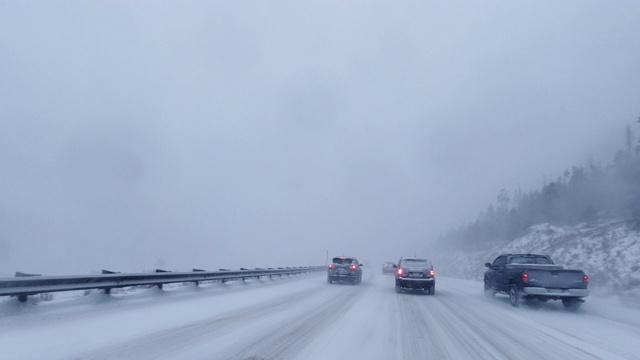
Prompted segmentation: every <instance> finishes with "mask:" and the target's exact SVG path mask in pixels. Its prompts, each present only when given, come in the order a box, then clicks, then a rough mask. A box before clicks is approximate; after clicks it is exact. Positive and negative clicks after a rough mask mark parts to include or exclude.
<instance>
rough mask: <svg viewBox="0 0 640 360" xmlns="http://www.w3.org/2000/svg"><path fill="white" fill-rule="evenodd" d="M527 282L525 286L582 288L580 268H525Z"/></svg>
mask: <svg viewBox="0 0 640 360" xmlns="http://www.w3.org/2000/svg"><path fill="white" fill-rule="evenodd" d="M526 271H527V273H529V283H528V285H527V286H531V287H544V288H551V289H582V288H584V287H585V286H584V283H583V278H582V277H583V275H584V273H583V272H582V270H548V269H545V270H541V269H527V270H526Z"/></svg>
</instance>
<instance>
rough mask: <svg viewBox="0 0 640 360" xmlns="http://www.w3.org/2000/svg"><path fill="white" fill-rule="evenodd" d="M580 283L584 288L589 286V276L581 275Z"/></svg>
mask: <svg viewBox="0 0 640 360" xmlns="http://www.w3.org/2000/svg"><path fill="white" fill-rule="evenodd" d="M582 283H583V284H584V286H585V287H587V286H589V276H588V275H587V274H584V275H582Z"/></svg>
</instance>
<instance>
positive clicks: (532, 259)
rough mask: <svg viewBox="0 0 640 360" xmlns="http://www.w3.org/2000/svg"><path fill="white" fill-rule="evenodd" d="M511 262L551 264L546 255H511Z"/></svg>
mask: <svg viewBox="0 0 640 360" xmlns="http://www.w3.org/2000/svg"><path fill="white" fill-rule="evenodd" d="M511 263H512V264H551V261H549V258H548V257H546V256H513V257H512V258H511Z"/></svg>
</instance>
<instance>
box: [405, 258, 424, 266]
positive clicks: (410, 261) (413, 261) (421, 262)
mask: <svg viewBox="0 0 640 360" xmlns="http://www.w3.org/2000/svg"><path fill="white" fill-rule="evenodd" d="M402 262H403V263H404V264H409V265H429V260H427V259H402Z"/></svg>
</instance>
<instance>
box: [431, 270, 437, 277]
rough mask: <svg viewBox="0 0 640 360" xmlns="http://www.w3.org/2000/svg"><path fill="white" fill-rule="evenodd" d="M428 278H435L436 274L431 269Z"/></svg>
mask: <svg viewBox="0 0 640 360" xmlns="http://www.w3.org/2000/svg"><path fill="white" fill-rule="evenodd" d="M429 276H431V277H435V276H436V272H435V271H433V269H431V270H429Z"/></svg>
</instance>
